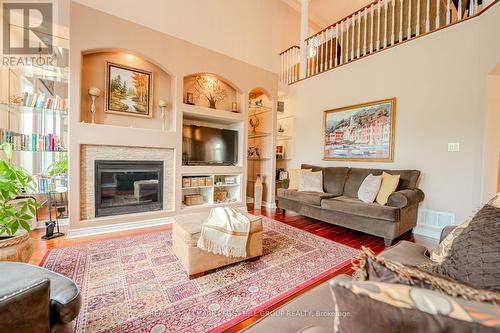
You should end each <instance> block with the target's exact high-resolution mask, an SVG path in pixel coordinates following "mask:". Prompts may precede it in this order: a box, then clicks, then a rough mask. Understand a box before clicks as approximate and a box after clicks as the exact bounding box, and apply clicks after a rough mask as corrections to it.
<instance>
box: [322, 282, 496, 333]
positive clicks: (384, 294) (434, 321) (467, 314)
mask: <svg viewBox="0 0 500 333" xmlns="http://www.w3.org/2000/svg"><path fill="white" fill-rule="evenodd" d="M330 289H331V291H332V296H333V300H334V303H335V311H336V312H337V313H341V314H344V313H346V314H348V315H345V316H343V315H339V316H335V318H334V332H422V333H423V332H426V333H427V332H443V333H444V332H498V329H499V328H500V313H499V312H498V307H497V306H494V305H491V304H485V303H480V302H470V301H467V300H463V299H460V298H455V297H450V296H446V295H443V294H441V293H438V292H435V291H432V290H428V289H422V288H417V287H412V286H407V285H401V284H393V283H383V282H374V281H352V280H346V279H340V278H335V279H333V280H331V281H330ZM374 309H376V311H377V314H378V315H376V316H375V315H372V316H370V317H369V320H367V314H369V313H371V312H372V311H373V310H374Z"/></svg>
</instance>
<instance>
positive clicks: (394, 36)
mask: <svg viewBox="0 0 500 333" xmlns="http://www.w3.org/2000/svg"><path fill="white" fill-rule="evenodd" d="M396 1H397V0H391V5H392V17H391V45H394V43H395V42H396V27H395V26H394V24H395V21H396Z"/></svg>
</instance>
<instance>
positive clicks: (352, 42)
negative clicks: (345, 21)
mask: <svg viewBox="0 0 500 333" xmlns="http://www.w3.org/2000/svg"><path fill="white" fill-rule="evenodd" d="M351 24H352V37H351V60H354V56H355V55H354V35H355V34H356V15H353V16H352V17H351Z"/></svg>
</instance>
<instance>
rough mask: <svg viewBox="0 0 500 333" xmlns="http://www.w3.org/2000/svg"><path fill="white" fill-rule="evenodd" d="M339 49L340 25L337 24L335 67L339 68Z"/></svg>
mask: <svg viewBox="0 0 500 333" xmlns="http://www.w3.org/2000/svg"><path fill="white" fill-rule="evenodd" d="M338 47H339V25H338V24H337V25H336V26H335V55H334V56H333V57H334V58H335V67H337V66H338V64H339V60H338V59H337V55H338V53H339V52H338V50H337V48H338Z"/></svg>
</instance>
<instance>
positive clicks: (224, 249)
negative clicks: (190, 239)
mask: <svg viewBox="0 0 500 333" xmlns="http://www.w3.org/2000/svg"><path fill="white" fill-rule="evenodd" d="M197 245H198V248H200V249H202V250H205V251H208V252H212V253H214V254H220V255H223V256H226V257H231V258H235V257H242V258H245V257H246V256H247V251H246V249H240V248H235V247H230V246H227V245H226V246H221V245H219V244H216V243H214V242H212V241H210V240H209V239H205V238H203V237H200V238H199V239H198V244H197Z"/></svg>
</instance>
